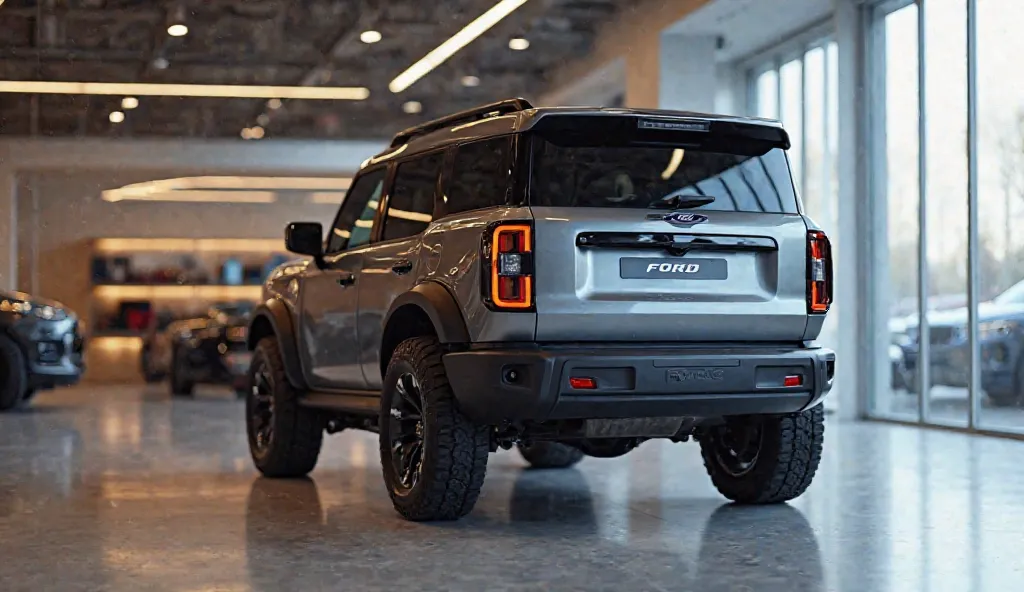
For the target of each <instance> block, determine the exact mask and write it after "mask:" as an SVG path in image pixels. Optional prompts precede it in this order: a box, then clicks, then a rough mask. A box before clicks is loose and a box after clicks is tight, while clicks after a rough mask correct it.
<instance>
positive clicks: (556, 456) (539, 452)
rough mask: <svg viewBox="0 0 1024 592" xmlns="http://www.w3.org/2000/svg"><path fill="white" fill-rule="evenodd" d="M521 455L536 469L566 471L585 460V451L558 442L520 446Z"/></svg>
mask: <svg viewBox="0 0 1024 592" xmlns="http://www.w3.org/2000/svg"><path fill="white" fill-rule="evenodd" d="M519 454H522V455H523V458H524V459H526V462H528V463H530V466H531V467H533V468H535V469H565V468H568V467H571V466H573V465H575V464H576V463H578V462H580V461H581V460H583V451H582V450H580V449H579V448H575V447H573V446H568V445H566V444H559V443H558V442H534V443H532V444H530V445H528V446H523V445H522V444H520V445H519Z"/></svg>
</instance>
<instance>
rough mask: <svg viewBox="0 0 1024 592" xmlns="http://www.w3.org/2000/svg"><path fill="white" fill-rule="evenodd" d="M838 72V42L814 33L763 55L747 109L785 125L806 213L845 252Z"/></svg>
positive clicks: (828, 333) (828, 331)
mask: <svg viewBox="0 0 1024 592" xmlns="http://www.w3.org/2000/svg"><path fill="white" fill-rule="evenodd" d="M766 56H767V57H766ZM838 69H839V52H838V49H837V46H836V43H835V41H833V40H832V38H831V37H830V36H827V35H811V36H809V40H808V41H807V42H806V43H797V44H795V45H788V46H785V47H781V48H779V49H778V50H777V51H769V52H767V53H763V52H762V53H759V58H758V60H757V61H755V62H753V63H752V64H751V66H750V68H749V69H748V71H747V73H748V76H747V88H748V109H747V110H748V112H749V113H750V114H751V115H755V116H758V117H768V118H771V119H780V120H781V121H782V123H783V125H784V126H785V127H786V130H787V131H788V132H789V136H790V142H791V143H792V148H790V150H789V159H790V166H791V167H792V169H793V180H794V182H795V183H796V185H797V189H798V190H799V192H800V196H801V200H802V202H803V206H804V211H805V212H806V213H807V214H808V215H809V216H810V217H811V218H812V219H813V220H814V221H815V222H817V223H818V225H820V226H821V227H822V228H823V229H824V230H825V232H826V233H828V235H829V238H830V239H831V240H832V243H833V249H834V250H838V249H839V248H840V245H839V236H838V223H837V220H836V215H837V211H838V202H837V200H838V195H839V193H838V192H839V185H838V183H837V181H836V179H837V174H838V160H837V155H838V138H839V100H838V80H839V79H838V76H837V74H838ZM839 300H840V301H839V302H837V303H836V305H834V306H833V308H832V312H831V313H830V314H829V316H828V320H827V321H826V323H825V327H824V328H823V329H822V334H821V338H820V340H821V342H822V343H823V344H825V345H826V346H832V345H833V344H834V343H835V341H836V330H837V323H838V317H839V314H838V308H839V307H840V306H842V301H841V300H842V299H841V298H840V299H839ZM837 388H838V387H837ZM836 401H838V397H835V396H831V397H828V398H827V399H826V405H828V406H833V405H834V404H835V403H836Z"/></svg>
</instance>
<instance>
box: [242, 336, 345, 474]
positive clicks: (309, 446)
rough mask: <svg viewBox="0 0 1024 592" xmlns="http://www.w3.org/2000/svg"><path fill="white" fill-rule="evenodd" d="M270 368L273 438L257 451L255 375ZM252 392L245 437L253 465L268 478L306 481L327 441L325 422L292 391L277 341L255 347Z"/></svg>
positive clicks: (247, 405)
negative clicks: (302, 403) (254, 429)
mask: <svg viewBox="0 0 1024 592" xmlns="http://www.w3.org/2000/svg"><path fill="white" fill-rule="evenodd" d="M264 365H265V366H266V368H267V373H266V376H267V379H268V382H269V385H270V391H271V397H272V399H273V415H272V417H271V421H272V425H273V436H272V438H271V439H270V444H269V445H268V446H267V448H266V449H265V450H263V451H260V450H258V449H257V446H256V443H255V442H256V435H255V433H254V431H253V422H252V421H251V414H252V410H253V406H254V404H255V400H254V397H255V395H254V394H252V393H251V390H252V385H253V383H254V380H255V377H256V373H257V372H258V371H259V370H261V368H262V366H264ZM249 381H250V392H248V393H247V395H248V396H247V397H246V400H245V413H246V422H245V425H246V433H247V434H248V441H249V452H250V454H251V456H252V461H253V464H255V465H256V468H257V469H258V470H259V472H260V473H262V474H263V475H264V476H266V477H272V478H295V477H305V476H306V475H308V474H309V473H310V472H311V471H312V470H313V469H314V468H315V467H316V461H317V459H318V458H319V457H320V448H321V446H322V445H323V440H324V427H325V426H326V420H325V418H324V414H323V413H321V412H320V411H319V410H316V409H312V408H309V407H303V406H302V405H300V404H299V394H300V393H299V392H298V391H296V390H295V389H294V388H292V385H291V383H289V382H288V377H287V376H286V375H285V371H284V359H283V357H282V356H281V348H280V346H279V345H278V343H277V338H276V337H264V338H263V339H261V340H260V341H259V343H258V344H256V351H255V352H254V354H253V360H252V365H251V366H250V368H249Z"/></svg>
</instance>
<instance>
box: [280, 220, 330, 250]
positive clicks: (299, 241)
mask: <svg viewBox="0 0 1024 592" xmlns="http://www.w3.org/2000/svg"><path fill="white" fill-rule="evenodd" d="M323 239H324V228H323V226H322V225H321V224H320V223H319V222H292V223H290V224H288V226H287V227H285V229H284V246H285V248H287V249H288V250H289V251H290V252H292V253H298V254H299V255H309V256H311V257H319V256H320V255H323V251H324V244H323Z"/></svg>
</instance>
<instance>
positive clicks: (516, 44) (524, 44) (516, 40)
mask: <svg viewBox="0 0 1024 592" xmlns="http://www.w3.org/2000/svg"><path fill="white" fill-rule="evenodd" d="M528 47H530V40H529V39H526V38H524V37H513V38H511V39H509V40H508V48H509V49H512V50H515V51H523V50H524V49H526V48H528Z"/></svg>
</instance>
